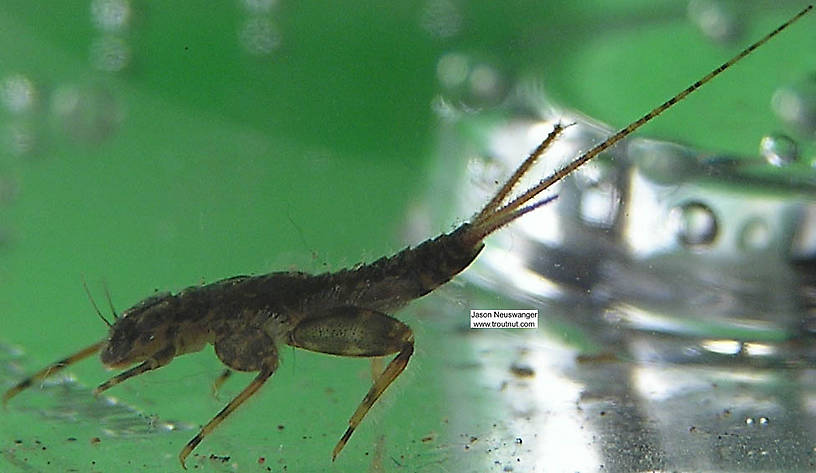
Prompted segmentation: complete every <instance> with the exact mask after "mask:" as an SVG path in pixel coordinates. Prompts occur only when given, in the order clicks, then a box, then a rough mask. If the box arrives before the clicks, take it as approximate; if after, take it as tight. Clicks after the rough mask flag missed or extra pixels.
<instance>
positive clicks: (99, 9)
mask: <svg viewBox="0 0 816 473" xmlns="http://www.w3.org/2000/svg"><path fill="white" fill-rule="evenodd" d="M91 21H93V24H94V25H96V26H97V27H98V28H100V29H102V30H105V31H118V30H121V29H124V28H126V27H127V25H128V22H129V21H130V2H129V1H128V0H92V1H91Z"/></svg>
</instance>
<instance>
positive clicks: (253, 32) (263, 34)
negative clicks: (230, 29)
mask: <svg viewBox="0 0 816 473" xmlns="http://www.w3.org/2000/svg"><path fill="white" fill-rule="evenodd" d="M238 37H239V39H240V41H241V44H242V45H243V46H244V49H246V50H247V51H248V52H249V53H251V54H255V55H258V56H264V55H266V54H269V53H271V52H272V51H274V50H275V49H276V48H277V47H278V46H280V43H281V36H280V33H279V32H278V28H277V27H276V26H275V25H274V24H273V23H272V21H271V20H269V19H268V18H261V17H258V18H250V19H248V20H247V21H246V22H245V23H244V26H243V27H241V31H240V33H239V34H238Z"/></svg>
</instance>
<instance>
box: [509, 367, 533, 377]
mask: <svg viewBox="0 0 816 473" xmlns="http://www.w3.org/2000/svg"><path fill="white" fill-rule="evenodd" d="M510 372H511V373H513V374H514V375H516V376H518V377H520V378H532V377H533V376H535V370H534V369H533V368H531V367H530V366H527V365H519V364H516V363H513V364H512V365H510Z"/></svg>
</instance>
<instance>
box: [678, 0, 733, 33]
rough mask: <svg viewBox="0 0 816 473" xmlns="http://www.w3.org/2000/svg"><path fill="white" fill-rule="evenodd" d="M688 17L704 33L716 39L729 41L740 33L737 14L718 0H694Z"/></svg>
mask: <svg viewBox="0 0 816 473" xmlns="http://www.w3.org/2000/svg"><path fill="white" fill-rule="evenodd" d="M688 17H689V19H690V20H691V21H692V22H693V23H694V24H695V25H697V28H699V29H700V31H702V32H703V34H704V35H706V36H707V37H709V38H711V39H713V40H714V41H721V42H722V41H728V40H732V39H734V38H736V37H737V35H738V34H739V30H740V28H739V24H738V23H737V16H736V15H735V14H734V11H733V9H732V8H728V6H727V5H726V4H725V3H723V2H721V1H717V0H692V1H691V2H689V4H688Z"/></svg>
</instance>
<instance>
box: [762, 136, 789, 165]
mask: <svg viewBox="0 0 816 473" xmlns="http://www.w3.org/2000/svg"><path fill="white" fill-rule="evenodd" d="M759 154H760V155H761V156H762V157H763V158H765V161H768V164H771V165H772V166H776V167H782V166H787V165H789V164H793V163H794V162H795V161H796V159H797V158H798V156H799V149H798V147H797V146H796V142H795V141H793V139H792V138H790V137H788V136H787V135H781V134H772V135H766V136H764V137H763V138H762V140H761V141H760V142H759Z"/></svg>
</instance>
